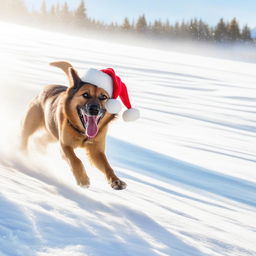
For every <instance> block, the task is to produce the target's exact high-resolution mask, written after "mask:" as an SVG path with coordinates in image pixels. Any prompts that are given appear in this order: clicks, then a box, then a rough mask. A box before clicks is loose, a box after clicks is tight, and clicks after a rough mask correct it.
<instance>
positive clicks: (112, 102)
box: [105, 99, 122, 114]
mask: <svg viewBox="0 0 256 256" xmlns="http://www.w3.org/2000/svg"><path fill="white" fill-rule="evenodd" d="M105 107H106V109H107V111H108V112H109V113H111V114H117V113H118V112H120V111H121V109H122V106H121V104H120V102H119V101H118V100H116V99H109V100H108V101H107V102H106V105H105Z"/></svg>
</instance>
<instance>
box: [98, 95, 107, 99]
mask: <svg viewBox="0 0 256 256" xmlns="http://www.w3.org/2000/svg"><path fill="white" fill-rule="evenodd" d="M107 98H108V97H107V96H106V95H104V94H102V95H100V96H99V100H106V99H107Z"/></svg>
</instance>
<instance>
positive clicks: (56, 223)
mask: <svg viewBox="0 0 256 256" xmlns="http://www.w3.org/2000/svg"><path fill="white" fill-rule="evenodd" d="M0 31H1V40H0V56H1V63H0V102H1V103H0V104H1V108H0V116H1V126H0V129H1V133H0V134H1V140H0V146H1V147H0V151H1V159H0V184H1V189H0V191H1V194H0V256H7V255H8V256H18V255H19V256H25V255H26V256H30V255H36V256H53V255H54V256H56V255H63V256H67V255H68V256H71V255H72V256H87V255H88V256H89V255H90V256H102V255H104V256H108V255H109V256H110V255H111V256H120V255H122V256H126V255H129V256H133V255H153V256H154V255H160V256H170V255H171V256H199V255H200V256H201V255H213V256H217V255H218V256H227V255H229V256H231V255H232V256H234V255H241V256H246V255H248V256H249V255H250V256H251V255H256V213H255V210H256V201H255V199H256V192H255V189H256V185H255V181H256V149H255V144H256V138H255V132H256V115H255V112H256V110H255V109H256V100H255V95H256V72H255V71H256V64H252V63H244V62H236V61H229V60H224V59H217V58H207V57H199V56H195V55H192V54H191V55H189V54H181V53H177V52H167V51H161V50H153V49H146V48H141V47H134V46H133V47H131V46H125V45H119V44H114V43H107V42H104V41H100V40H89V39H82V38H78V37H72V36H65V35H62V34H54V33H50V32H45V31H40V30H36V29H31V28H25V27H22V26H17V25H9V24H5V23H0ZM106 49H107V50H106ZM55 60H67V61H70V62H71V63H72V64H73V65H74V66H75V67H76V68H77V69H78V71H79V73H80V74H83V72H84V71H85V70H86V69H87V68H89V67H94V68H105V67H113V68H115V69H116V71H117V73H118V74H119V75H120V76H121V77H122V79H123V80H124V81H125V82H126V84H127V85H128V88H129V90H130V94H131V99H132V103H133V105H134V106H135V107H138V108H140V109H141V113H142V118H141V119H140V120H139V121H137V122H136V123H131V124H130V123H129V124H127V123H124V122H123V121H122V120H121V119H120V120H117V121H116V122H114V123H113V124H112V126H111V127H110V129H109V137H108V144H107V154H108V157H109V160H110V162H111V164H112V166H113V167H114V169H115V170H116V171H117V173H118V175H119V176H120V177H121V178H122V179H124V180H125V181H126V182H127V183H128V188H127V189H126V190H124V191H114V190H112V189H111V188H110V187H109V186H108V185H107V184H106V181H105V180H104V178H103V176H102V175H101V173H99V171H97V170H96V169H94V168H93V167H91V166H90V165H89V164H88V163H87V160H86V156H85V155H84V152H83V151H81V150H78V151H77V153H78V155H79V157H80V158H81V159H82V160H83V162H84V163H85V166H86V167H87V172H88V174H89V176H90V178H91V183H92V184H91V187H90V189H88V190H87V189H82V188H80V187H77V186H76V184H75V181H74V179H73V177H72V175H71V173H70V171H69V169H68V166H67V165H66V163H65V162H64V161H63V160H62V159H61V157H60V154H59V152H58V147H57V145H52V146H50V147H49V148H48V151H47V152H41V153H39V152H37V151H36V150H34V149H35V146H36V144H35V143H33V142H32V143H31V152H32V153H31V155H30V156H29V157H24V156H22V155H20V154H19V152H18V151H17V142H18V132H19V128H20V120H21V117H22V115H23V113H24V111H25V108H26V104H27V103H28V101H29V100H30V99H31V98H32V97H34V96H35V95H36V94H37V93H38V92H39V91H40V89H41V88H43V86H44V85H46V84H49V83H64V84H67V81H66V78H65V77H64V75H63V74H62V73H61V71H59V70H57V69H54V68H53V67H50V66H48V63H49V62H51V61H55ZM35 139H36V138H35Z"/></svg>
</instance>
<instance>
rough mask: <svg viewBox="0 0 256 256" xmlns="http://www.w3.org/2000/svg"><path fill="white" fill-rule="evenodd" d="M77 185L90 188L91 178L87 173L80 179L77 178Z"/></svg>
mask: <svg viewBox="0 0 256 256" xmlns="http://www.w3.org/2000/svg"><path fill="white" fill-rule="evenodd" d="M77 185H78V186H80V187H83V188H89V187H90V180H89V178H88V177H87V176H86V175H84V176H82V177H79V179H77Z"/></svg>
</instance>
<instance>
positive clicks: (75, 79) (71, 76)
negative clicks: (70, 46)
mask: <svg viewBox="0 0 256 256" xmlns="http://www.w3.org/2000/svg"><path fill="white" fill-rule="evenodd" d="M50 65H51V66H54V67H57V68H60V69H61V70H63V71H64V73H65V74H66V75H67V77H68V80H69V84H70V87H74V88H78V86H79V85H80V84H81V79H80V77H79V76H78V74H77V72H76V71H75V69H74V68H73V66H72V65H71V64H70V63H68V62H66V61H55V62H51V63H50Z"/></svg>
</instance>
